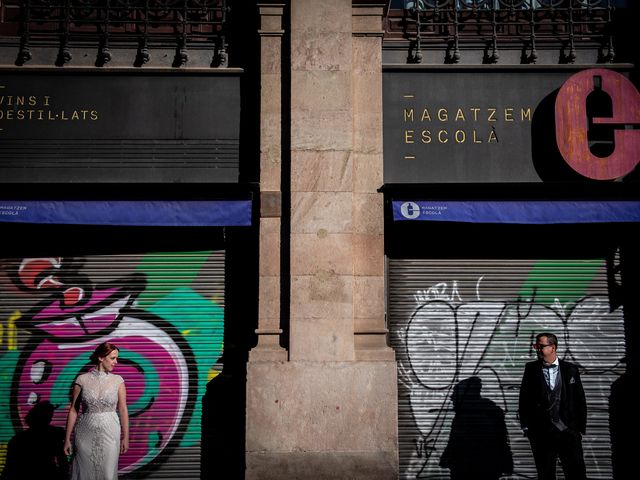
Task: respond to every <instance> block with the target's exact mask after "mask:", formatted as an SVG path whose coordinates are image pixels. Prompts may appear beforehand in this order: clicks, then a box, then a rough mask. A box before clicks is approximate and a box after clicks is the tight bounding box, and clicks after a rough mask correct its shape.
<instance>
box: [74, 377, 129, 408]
mask: <svg viewBox="0 0 640 480" xmlns="http://www.w3.org/2000/svg"><path fill="white" fill-rule="evenodd" d="M123 382H124V380H123V379H122V377H121V376H120V375H115V374H113V373H105V372H100V371H98V370H97V369H93V370H91V371H89V372H88V373H84V374H82V375H80V376H79V377H78V378H76V381H75V383H77V384H78V385H79V386H80V388H82V393H81V395H80V396H81V413H82V414H87V413H104V412H115V411H116V408H117V406H118V387H119V386H120V384H121V383H123Z"/></svg>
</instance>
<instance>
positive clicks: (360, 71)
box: [352, 2, 395, 361]
mask: <svg viewBox="0 0 640 480" xmlns="http://www.w3.org/2000/svg"><path fill="white" fill-rule="evenodd" d="M353 3H354V4H353V40H352V45H353V46H352V70H353V74H352V82H353V88H352V92H353V155H352V158H353V255H354V258H353V287H354V288H353V291H354V294H353V304H354V305H353V316H354V322H355V351H356V358H357V359H358V360H390V361H393V360H394V359H395V353H394V351H393V350H392V349H391V348H389V347H388V346H387V333H388V330H387V328H386V322H385V288H384V209H383V195H382V193H379V192H378V189H379V188H380V187H381V186H382V183H383V178H382V171H383V154H382V36H383V30H382V13H383V8H384V4H382V3H381V4H375V3H374V2H368V3H365V2H353Z"/></svg>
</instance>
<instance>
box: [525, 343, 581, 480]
mask: <svg viewBox="0 0 640 480" xmlns="http://www.w3.org/2000/svg"><path fill="white" fill-rule="evenodd" d="M533 347H534V348H535V350H536V353H537V356H538V360H536V361H534V362H529V363H527V364H526V365H525V369H524V375H523V377H522V384H521V386H520V411H519V414H520V425H521V426H522V430H523V432H524V434H525V435H526V436H527V437H528V438H529V442H530V443H531V450H532V452H533V458H534V460H535V462H536V469H537V471H538V479H539V480H555V478H556V461H557V459H558V458H560V463H561V465H562V470H563V471H564V475H565V478H566V479H567V480H574V479H575V480H584V479H586V469H585V464H584V458H583V453H582V435H583V434H584V432H585V429H586V425H587V403H586V400H585V396H584V389H583V388H582V382H581V381H580V373H579V371H578V367H577V366H576V365H574V364H573V363H570V362H565V361H564V360H560V359H559V358H558V355H557V348H558V339H557V337H556V336H555V335H554V334H553V333H540V334H538V335H537V336H536V342H535V344H534V345H533Z"/></svg>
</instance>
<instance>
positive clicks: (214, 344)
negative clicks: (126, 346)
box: [146, 287, 224, 447]
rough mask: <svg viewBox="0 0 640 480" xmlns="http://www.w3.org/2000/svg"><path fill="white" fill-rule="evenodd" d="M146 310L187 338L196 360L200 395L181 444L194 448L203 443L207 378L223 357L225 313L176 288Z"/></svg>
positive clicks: (189, 290) (206, 301)
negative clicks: (201, 440) (201, 441)
mask: <svg viewBox="0 0 640 480" xmlns="http://www.w3.org/2000/svg"><path fill="white" fill-rule="evenodd" d="M146 310H147V311H149V312H151V313H153V314H154V315H157V316H158V317H161V318H163V319H165V320H167V321H169V322H171V323H172V324H173V325H174V326H175V327H176V328H177V329H178V330H179V331H180V332H181V333H182V335H184V338H185V339H186V341H187V343H188V344H189V346H190V347H191V350H192V351H193V354H194V356H195V361H196V366H197V370H198V381H197V383H198V393H197V398H196V403H195V405H194V411H193V416H192V417H191V421H190V422H189V426H188V428H187V430H186V432H185V434H184V437H183V439H182V441H181V443H180V446H181V447H188V446H193V445H194V444H195V443H196V442H197V441H199V439H200V429H201V426H200V423H201V419H202V396H203V395H204V393H205V391H206V385H207V381H208V377H207V375H208V372H209V369H210V368H211V366H212V365H213V364H215V362H216V360H217V359H218V358H220V356H221V355H222V341H223V335H224V311H223V309H222V308H221V307H220V306H218V305H216V304H214V303H212V302H210V301H209V300H207V299H205V298H204V297H202V296H201V295H200V294H198V293H197V292H194V291H193V290H191V289H190V288H186V287H180V288H177V289H176V290H174V291H173V292H171V293H169V294H168V295H166V296H165V297H164V298H162V299H161V300H159V301H158V302H156V303H155V304H154V305H152V306H150V307H148V308H147V309H146Z"/></svg>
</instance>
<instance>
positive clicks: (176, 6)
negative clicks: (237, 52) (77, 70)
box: [3, 0, 228, 66]
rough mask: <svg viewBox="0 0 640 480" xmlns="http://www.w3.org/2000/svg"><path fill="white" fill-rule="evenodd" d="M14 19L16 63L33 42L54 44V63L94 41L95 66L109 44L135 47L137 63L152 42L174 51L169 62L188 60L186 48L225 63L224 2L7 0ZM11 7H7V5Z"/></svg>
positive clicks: (105, 58) (103, 59) (108, 52)
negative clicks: (17, 42) (202, 50)
mask: <svg viewBox="0 0 640 480" xmlns="http://www.w3.org/2000/svg"><path fill="white" fill-rule="evenodd" d="M7 3H9V4H12V5H13V7H14V10H17V9H18V8H19V12H20V14H19V17H17V18H14V19H13V20H12V19H5V21H4V23H5V25H4V29H3V30H4V31H5V32H7V31H8V29H7V23H10V22H11V21H13V23H14V24H15V25H16V26H18V28H17V29H16V33H17V34H18V35H19V36H20V50H19V53H18V59H17V60H16V63H18V64H24V63H26V62H28V61H29V60H30V59H31V49H32V48H33V45H35V44H39V45H41V44H44V45H58V47H59V54H58V60H57V64H58V65H64V64H65V63H68V62H70V61H71V60H72V55H71V49H70V45H72V44H73V45H92V44H93V45H96V46H97V50H98V51H97V56H96V58H97V59H96V64H97V65H104V64H106V63H108V62H109V61H110V60H111V58H112V50H111V48H110V46H112V45H115V44H125V45H126V44H130V45H133V46H137V48H138V55H137V57H136V64H138V65H143V64H144V63H146V62H148V61H149V59H150V50H151V47H152V46H158V47H163V48H166V47H167V46H173V48H175V50H176V58H175V61H174V65H177V66H182V65H185V64H186V63H187V62H188V59H189V55H188V48H189V46H196V45H197V46H198V47H199V48H202V47H204V48H210V49H211V51H212V65H214V66H226V62H227V57H226V40H225V28H224V27H225V22H226V16H227V13H228V7H227V4H228V1H227V0H14V1H13V3H12V1H11V0H8V1H7V2H5V8H6V7H7V5H6V4H7ZM10 6H11V5H10Z"/></svg>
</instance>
